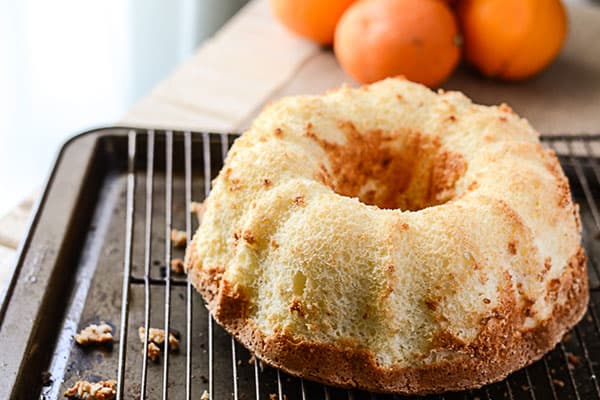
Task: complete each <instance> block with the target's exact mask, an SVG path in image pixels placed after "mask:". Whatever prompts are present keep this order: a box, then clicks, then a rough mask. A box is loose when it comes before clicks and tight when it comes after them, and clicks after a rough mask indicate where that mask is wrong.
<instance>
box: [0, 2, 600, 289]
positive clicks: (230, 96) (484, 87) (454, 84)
mask: <svg viewBox="0 0 600 400" xmlns="http://www.w3.org/2000/svg"><path fill="white" fill-rule="evenodd" d="M568 13H569V19H570V32H569V37H568V40H567V43H566V45H565V47H564V49H563V51H562V52H561V55H560V56H559V58H558V59H557V60H556V62H555V63H554V64H553V65H552V66H551V67H550V68H549V69H548V70H546V71H545V72H544V73H542V74H541V75H540V76H538V77H536V78H534V79H532V80H529V81H527V82H523V83H513V84H507V83H502V82H497V81H493V80H488V79H484V78H482V77H480V76H479V75H477V74H476V73H474V72H473V71H471V70H469V69H468V68H465V67H462V68H460V69H459V70H458V71H457V72H456V73H455V74H454V75H453V76H452V77H451V78H450V79H449V80H448V82H446V83H445V84H444V85H443V86H444V88H446V89H456V90H461V91H463V92H465V93H466V94H467V95H468V96H470V97H472V98H473V99H474V100H475V101H477V102H481V103H484V104H498V103H501V102H506V103H509V104H510V105H511V106H512V107H513V108H514V109H515V110H516V111H517V112H518V113H519V114H521V115H522V116H524V117H526V118H528V119H529V120H530V122H531V123H532V124H533V125H534V126H535V127H536V128H537V129H538V130H539V131H540V132H542V133H547V134H552V133H598V132H600V7H598V6H589V5H588V6H586V5H581V4H569V6H568ZM344 82H347V83H349V84H355V82H353V81H352V80H351V79H350V78H349V77H348V76H347V75H346V74H345V73H344V72H343V71H342V70H341V69H340V67H339V66H338V64H337V62H336V61H335V58H334V57H333V54H332V53H331V51H330V50H327V49H323V48H321V47H319V46H316V45H314V44H312V43H309V42H307V41H305V40H303V39H300V38H298V37H295V36H294V35H292V34H290V33H289V32H288V31H286V30H285V28H283V27H282V26H281V25H279V24H278V23H277V22H276V21H274V20H273V18H272V17H271V15H270V11H269V8H268V2H267V0H254V1H252V2H250V3H249V4H248V5H247V6H246V7H245V8H244V9H242V10H241V11H240V12H239V13H238V14H237V15H236V16H235V17H234V18H232V19H231V20H230V21H229V22H228V23H227V24H226V25H225V26H224V27H223V28H222V29H221V30H220V31H219V32H218V33H217V34H216V35H215V36H214V37H213V38H211V39H209V40H208V41H206V42H204V44H203V45H202V46H201V47H200V48H199V49H198V51H197V52H196V54H195V55H194V56H192V57H191V58H190V59H189V60H188V61H187V62H185V63H184V64H183V65H181V66H180V67H179V68H178V69H177V70H176V71H175V72H174V73H173V74H172V75H171V76H169V77H168V78H167V79H166V80H164V81H163V82H161V83H160V84H159V85H158V86H157V87H156V88H155V89H154V90H153V91H152V92H151V93H149V94H148V96H146V97H144V98H143V99H142V100H141V101H139V102H138V103H137V104H135V105H134V106H133V107H132V108H131V110H129V112H128V113H127V114H126V115H125V116H124V117H123V118H122V120H121V121H120V123H121V124H127V125H133V126H140V127H153V128H160V127H164V128H177V129H190V130H211V131H217V132H234V131H241V130H243V129H244V128H246V127H247V126H248V125H249V124H250V122H251V121H252V118H253V117H254V116H255V115H256V113H257V112H259V111H260V109H261V107H262V106H263V105H264V104H265V103H266V102H268V101H269V100H272V99H275V98H278V97H281V96H285V95H292V94H312V93H320V92H323V91H325V90H327V89H330V88H333V87H337V86H339V85H340V84H342V83H344ZM32 203H33V202H32V201H31V200H26V201H25V202H24V203H23V204H22V205H21V206H19V207H17V208H16V209H15V210H14V211H13V212H11V213H10V214H9V215H7V216H5V217H4V218H1V219H0V284H1V282H2V281H3V276H4V277H5V276H6V274H7V270H8V268H7V266H8V265H10V263H11V262H12V261H11V260H12V258H13V256H14V249H15V248H16V247H17V244H18V242H19V241H20V239H21V237H22V235H23V232H24V227H25V225H26V221H27V218H28V214H29V211H30V208H31V204H32Z"/></svg>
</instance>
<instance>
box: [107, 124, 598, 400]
mask: <svg viewBox="0 0 600 400" xmlns="http://www.w3.org/2000/svg"><path fill="white" fill-rule="evenodd" d="M159 134H162V135H164V137H165V143H166V145H165V160H166V161H165V173H166V175H165V243H164V245H165V251H164V254H165V260H164V261H165V265H166V266H167V268H166V269H165V276H164V278H163V279H156V278H152V277H151V274H150V268H151V267H150V264H151V261H150V259H151V252H152V249H151V232H152V220H153V215H152V204H153V179H154V159H155V136H156V135H157V133H155V131H154V130H148V131H146V132H145V133H140V132H138V131H136V130H131V131H130V132H129V134H128V169H127V200H126V201H127V203H126V204H127V206H126V228H125V229H126V233H125V251H124V260H123V265H124V273H123V287H122V304H121V321H120V328H119V337H120V340H119V355H118V357H119V358H118V371H117V377H118V383H117V399H119V400H120V399H123V398H124V397H125V391H124V388H125V365H126V362H127V335H128V332H127V331H128V330H127V326H128V316H129V306H130V301H129V300H130V288H131V285H134V284H137V285H143V286H144V328H145V335H144V348H147V346H148V341H149V328H150V325H149V320H150V315H151V306H150V299H151V295H152V290H151V288H152V286H164V287H165V294H164V296H165V298H164V310H163V311H164V330H165V332H169V331H170V323H171V321H170V308H171V301H170V300H171V297H170V296H171V287H172V285H176V286H180V285H185V288H186V291H185V293H186V299H185V300H186V321H185V323H186V330H185V334H186V338H187V340H186V348H185V357H186V360H185V371H186V374H185V375H186V377H185V398H186V399H188V400H190V399H191V398H192V397H194V398H198V396H199V395H200V393H194V394H193V393H192V356H193V343H192V340H191V339H192V331H193V319H194V318H193V316H194V312H193V307H192V304H193V303H192V298H193V296H195V290H194V289H193V287H192V285H191V282H190V281H189V280H186V282H184V283H182V282H181V280H173V279H172V277H171V273H170V268H168V266H169V265H170V261H171V248H172V244H171V237H170V232H171V228H172V205H173V204H172V196H173V136H174V135H183V142H184V176H185V178H184V179H185V202H186V205H185V211H186V213H185V214H186V216H185V230H186V234H187V240H188V245H189V241H190V238H191V237H192V221H191V210H190V204H191V201H192V135H198V136H199V137H201V140H202V153H203V154H202V159H203V165H202V170H203V174H204V196H205V197H206V196H208V193H209V192H210V185H211V177H212V172H213V171H212V167H213V166H212V163H211V139H215V138H217V137H218V140H219V141H220V144H221V146H220V148H221V161H224V160H225V156H226V154H227V151H228V149H229V145H230V140H229V138H230V135H227V134H209V133H206V132H204V133H199V134H192V133H191V132H183V133H174V132H172V131H166V132H164V133H159ZM140 135H145V136H146V138H147V140H146V144H147V148H146V160H147V161H146V173H145V174H146V192H145V202H146V204H145V206H146V213H145V221H144V222H145V230H144V276H143V278H139V277H135V276H132V272H131V267H132V250H131V249H132V244H133V243H132V240H133V229H134V211H135V207H136V204H135V196H134V193H135V188H136V174H135V172H136V171H135V168H136V155H137V146H136V145H137V138H138V136H140ZM544 141H545V142H546V144H547V145H548V146H549V147H550V148H552V149H554V150H556V151H557V153H559V154H561V163H562V164H563V166H564V167H565V168H567V169H572V170H573V174H572V175H573V176H574V177H575V178H576V180H575V182H574V181H573V180H572V181H571V186H572V189H573V190H574V191H577V190H578V189H581V192H582V193H583V197H584V198H585V202H582V203H581V204H580V206H581V213H582V222H583V237H584V245H585V247H586V249H588V257H589V269H590V285H591V291H592V297H594V295H595V294H596V293H597V292H600V284H599V283H600V265H599V262H600V259H597V254H596V251H594V252H590V251H589V249H591V248H595V247H596V244H595V243H594V242H593V241H594V240H597V239H600V236H598V235H599V233H600V212H599V211H598V205H597V203H596V202H597V201H598V198H600V164H599V163H598V157H600V151H598V149H597V148H596V147H593V146H594V145H595V146H598V147H600V135H594V136H592V135H589V136H587V135H586V136H552V137H545V138H544ZM576 146H578V147H577V148H576ZM590 172H591V174H590ZM588 215H589V218H588ZM597 251H598V250H597ZM598 315H599V314H598V312H597V305H596V304H595V301H594V299H592V301H590V305H589V309H588V313H587V314H586V317H585V319H584V321H587V322H588V324H587V325H585V326H586V327H585V329H584V328H582V326H583V325H584V323H582V324H580V325H578V326H577V327H575V329H574V330H573V333H574V335H575V337H576V343H574V344H571V345H568V346H569V349H567V345H566V344H565V342H564V341H563V342H561V343H559V345H558V346H557V348H555V349H554V350H553V351H552V352H551V353H550V354H548V355H547V356H546V357H544V358H543V359H542V361H541V362H538V363H536V364H534V365H533V366H531V367H529V368H526V369H523V370H521V371H519V372H517V373H515V374H513V375H511V377H509V379H506V380H504V381H503V382H500V383H496V384H494V385H489V386H486V387H484V388H482V389H480V390H478V391H469V392H463V393H452V394H446V395H437V396H431V398H435V399H442V400H445V399H449V400H450V399H455V398H460V399H468V398H479V399H483V398H485V399H488V400H492V399H496V398H507V399H517V398H530V399H533V400H537V399H545V398H550V397H551V398H553V399H559V398H561V399H562V398H574V399H577V400H580V399H587V398H591V397H590V396H593V397H594V398H598V399H600V387H599V383H598V379H597V376H596V372H598V371H597V370H598V369H599V368H600V367H599V366H598V365H597V364H598V363H599V362H600V319H599V318H598ZM588 325H589V326H588ZM590 326H591V327H592V328H593V329H592V330H590ZM591 336H595V337H594V338H593V339H594V340H590V338H591ZM586 339H587V340H586ZM230 340H231V367H232V376H231V379H232V393H231V397H232V398H233V399H234V400H238V399H239V398H240V397H241V396H240V388H239V387H238V386H239V385H238V360H237V357H236V343H235V341H234V339H233V338H231V339H230ZM567 343H568V342H567ZM214 346H215V345H214V320H213V318H212V316H211V315H210V314H209V313H208V375H209V376H208V382H207V386H208V387H207V390H208V393H209V398H210V400H213V398H214V396H213V393H214V382H215V368H214V367H215V348H214ZM590 347H593V348H590ZM574 348H579V350H580V351H578V353H580V354H581V355H582V356H583V357H582V358H583V362H582V363H581V364H583V366H584V368H585V370H583V369H582V368H581V366H577V368H574V366H573V364H572V362H571V361H572V358H571V357H572V356H571V351H572V350H573V349H574ZM578 364H579V363H578ZM252 369H253V372H254V388H253V389H254V390H252V389H251V388H247V387H245V388H243V391H244V393H245V394H247V393H252V392H253V395H254V397H255V398H256V399H257V400H258V399H261V398H267V396H269V394H267V393H261V384H260V383H261V374H262V373H261V372H260V368H259V361H258V360H257V359H254V363H253V365H252ZM530 370H531V372H530ZM557 370H560V371H562V372H563V373H564V372H565V371H566V376H567V377H568V382H563V381H559V380H557V379H554V378H553V375H554V374H555V373H556V372H557ZM147 372H148V361H147V358H146V357H143V362H142V365H141V371H140V373H141V385H140V393H139V396H140V398H142V399H144V398H146V390H147ZM532 374H535V377H536V378H535V382H534V379H533V378H532ZM282 375H283V374H282V373H280V372H279V370H276V374H275V376H276V388H277V396H278V399H280V400H281V399H285V398H287V396H286V393H285V390H284V384H283V378H282ZM168 376H169V352H168V351H165V352H164V357H163V365H162V399H164V400H166V399H168V397H169V385H168ZM540 376H542V377H543V378H544V379H543V380H545V382H543V383H545V384H543V383H542V384H540V382H538V381H539V380H540V379H539V378H540ZM590 382H591V384H590ZM306 385H307V383H305V382H304V380H302V379H299V387H300V398H301V399H302V400H307V399H309V398H310V399H312V398H314V390H313V393H312V394H310V395H309V394H308V390H307V388H306ZM309 385H312V387H313V389H314V387H315V386H318V385H315V384H314V383H310V384H309ZM320 387H321V389H320V390H321V393H322V398H324V399H326V400H329V399H331V398H332V392H331V391H330V388H328V387H327V386H320ZM565 389H568V391H569V393H566V391H567V390H565ZM335 393H336V398H346V399H348V400H354V399H355V398H359V397H360V398H369V399H377V398H394V399H396V398H399V396H382V395H375V394H372V393H370V394H368V393H364V392H359V391H353V390H347V391H343V392H342V391H340V390H338V389H335ZM340 393H342V395H340ZM565 395H566V396H565ZM284 396H285V397H284ZM244 398H248V397H244Z"/></svg>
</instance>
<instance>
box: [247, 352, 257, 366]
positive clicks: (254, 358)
mask: <svg viewBox="0 0 600 400" xmlns="http://www.w3.org/2000/svg"><path fill="white" fill-rule="evenodd" d="M255 362H256V356H255V355H254V354H252V355H251V356H250V358H249V359H248V364H250V365H252V364H254V363H255Z"/></svg>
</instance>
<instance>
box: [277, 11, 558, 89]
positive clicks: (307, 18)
mask: <svg viewBox="0 0 600 400" xmlns="http://www.w3.org/2000/svg"><path fill="white" fill-rule="evenodd" d="M271 6H272V9H273V11H274V14H275V15H276V16H277V17H278V18H279V19H280V20H281V21H282V22H283V23H284V24H285V25H286V26H287V27H288V28H290V29H291V30H292V31H294V32H296V33H297V34H299V35H301V36H304V37H306V38H309V39H311V40H313V41H315V42H317V43H320V44H325V45H329V44H333V48H334V52H335V55H336V57H337V59H338V61H339V63H340V65H341V66H342V68H343V69H344V70H345V71H346V72H347V73H348V74H349V75H351V76H352V77H353V78H355V79H356V80H358V81H360V82H363V83H371V82H375V81H378V80H380V79H383V78H386V77H389V76H397V75H403V76H405V77H406V78H408V79H410V80H413V81H416V82H420V83H423V84H425V85H428V86H436V85H439V84H440V83H442V82H443V81H444V80H446V79H447V78H448V77H449V76H450V74H452V72H453V71H454V69H455V68H456V66H457V65H458V63H459V61H460V58H461V55H462V56H464V58H465V59H466V60H467V61H468V62H469V63H470V64H471V65H473V66H474V67H475V68H477V69H478V70H479V71H480V72H481V73H482V74H484V75H486V76H489V77H494V78H500V79H506V80H518V79H524V78H528V77H530V76H533V75H535V74H537V73H538V72H540V71H541V70H543V69H544V68H545V67H546V66H548V65H549V64H550V63H551V62H552V60H554V58H556V56H557V55H558V53H559V51H560V49H561V47H562V44H563V42H564V39H565V35H566V29H567V18H566V14H565V11H564V8H563V6H562V3H561V1H560V0H446V1H444V0H359V1H355V0H327V1H324V0H271Z"/></svg>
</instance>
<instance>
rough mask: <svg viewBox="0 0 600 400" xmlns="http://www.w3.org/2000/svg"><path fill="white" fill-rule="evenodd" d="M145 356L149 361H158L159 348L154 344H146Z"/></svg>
mask: <svg viewBox="0 0 600 400" xmlns="http://www.w3.org/2000/svg"><path fill="white" fill-rule="evenodd" d="M142 353H143V351H142ZM146 355H147V356H148V358H149V359H150V360H152V361H158V359H159V358H160V347H158V346H157V345H156V344H154V342H148V350H147V351H146Z"/></svg>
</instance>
